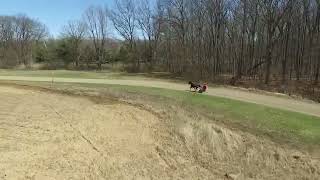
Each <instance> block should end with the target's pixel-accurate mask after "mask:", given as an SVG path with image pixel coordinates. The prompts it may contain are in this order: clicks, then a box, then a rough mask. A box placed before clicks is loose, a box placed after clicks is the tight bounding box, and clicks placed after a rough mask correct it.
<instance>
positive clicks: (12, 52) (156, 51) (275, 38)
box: [0, 0, 320, 100]
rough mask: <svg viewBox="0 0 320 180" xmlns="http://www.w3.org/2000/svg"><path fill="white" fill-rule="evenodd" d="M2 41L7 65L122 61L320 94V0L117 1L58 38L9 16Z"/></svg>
mask: <svg viewBox="0 0 320 180" xmlns="http://www.w3.org/2000/svg"><path fill="white" fill-rule="evenodd" d="M0 39H1V41H0V42H1V44H0V54H1V56H0V62H1V63H0V64H1V67H2V68H3V67H13V66H16V65H20V64H23V65H25V66H26V67H28V66H30V64H31V63H32V62H45V63H47V64H48V63H49V64H57V62H62V63H63V64H64V67H68V66H70V65H72V66H73V67H74V68H76V69H80V67H81V68H82V69H83V68H89V67H91V65H94V67H95V68H96V69H98V70H101V69H103V65H104V64H109V63H112V62H115V61H117V62H119V61H120V62H121V63H122V64H124V66H125V67H126V70H128V71H130V72H131V71H132V72H144V71H148V72H150V71H167V72H170V73H172V74H175V75H177V76H182V77H185V78H188V79H193V80H207V81H212V82H217V83H225V84H232V85H239V86H246V87H252V86H254V87H259V88H263V89H273V88H275V89H276V91H280V92H286V93H291V91H293V92H299V93H300V94H305V95H307V96H312V98H313V99H317V100H318V99H319V98H320V95H319V94H320V92H319V79H320V77H319V76H320V1H319V0H197V1H194V0H155V1H147V0H115V1H114V6H113V7H106V6H101V7H100V6H92V7H89V8H88V9H87V10H86V11H85V12H83V17H79V19H78V20H73V21H70V23H68V24H67V25H66V26H65V28H64V29H63V32H61V36H59V37H55V38H49V36H48V33H47V31H46V28H45V25H43V24H41V23H40V22H38V21H36V20H33V19H31V18H29V17H27V16H14V17H9V16H2V17H1V18H0ZM53 68H56V66H54V67H53Z"/></svg>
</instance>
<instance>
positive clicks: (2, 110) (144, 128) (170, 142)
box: [0, 86, 320, 180]
mask: <svg viewBox="0 0 320 180" xmlns="http://www.w3.org/2000/svg"><path fill="white" fill-rule="evenodd" d="M0 101H1V104H0V179H39V180H40V179H41V180H45V179H232V178H233V179H317V178H318V177H319V176H320V162H319V159H314V158H312V157H310V156H308V154H304V153H302V152H298V151H295V150H288V149H283V148H280V147H277V146H276V145H275V144H274V143H272V142H269V141H267V140H264V139H259V138H257V137H254V136H252V135H250V134H247V133H243V132H236V131H231V130H228V129H226V128H223V127H219V126H217V125H215V124H212V123H209V122H208V121H206V120H203V119H201V118H198V119H197V118H196V119H195V118H192V117H191V118H190V117H189V116H188V115H187V113H186V112H183V110H182V109H175V111H177V112H179V113H176V112H173V114H174V118H170V117H171V115H170V114H169V115H168V116H165V117H166V118H163V117H161V116H158V115H157V114H155V113H154V112H153V111H149V110H145V109H143V108H138V107H136V106H133V105H128V104H123V103H119V102H113V101H110V102H105V103H99V104H97V103H95V102H94V101H91V100H89V99H88V98H85V97H73V96H67V95H61V94H54V93H49V92H43V91H38V90H23V89H19V88H13V87H7V86H0ZM193 119H195V120H193ZM173 120H178V122H176V121H173ZM179 120H180V121H179Z"/></svg>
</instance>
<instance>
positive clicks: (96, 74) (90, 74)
mask: <svg viewBox="0 0 320 180" xmlns="http://www.w3.org/2000/svg"><path fill="white" fill-rule="evenodd" d="M0 76H27V77H52V76H54V77H58V78H85V79H119V78H121V77H122V75H121V74H120V73H112V72H108V71H69V70H29V71H27V70H5V69H1V70H0Z"/></svg>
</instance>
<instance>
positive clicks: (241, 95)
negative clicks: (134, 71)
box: [0, 76, 320, 117]
mask: <svg viewBox="0 0 320 180" xmlns="http://www.w3.org/2000/svg"><path fill="white" fill-rule="evenodd" d="M0 80H14V81H39V82H51V81H52V78H49V77H21V76H0ZM54 82H68V83H92V84H119V85H132V86H145V87H157V88H166V89H173V90H183V91H185V90H187V89H188V86H187V85H186V84H178V83H173V82H166V81H161V80H154V81H153V80H148V79H144V80H118V79H72V78H54ZM207 94H209V95H212V96H219V97H225V98H230V99H235V100H240V101H245V102H251V103H256V104H262V105H266V106H270V107H275V108H280V109H285V110H290V111H296V112H301V113H305V114H310V115H314V116H318V117H320V104H318V103H313V102H307V101H300V100H295V99H290V98H288V97H278V96H272V95H264V94H258V93H254V92H247V91H243V90H237V89H228V88H223V87H219V88H209V91H208V93H207Z"/></svg>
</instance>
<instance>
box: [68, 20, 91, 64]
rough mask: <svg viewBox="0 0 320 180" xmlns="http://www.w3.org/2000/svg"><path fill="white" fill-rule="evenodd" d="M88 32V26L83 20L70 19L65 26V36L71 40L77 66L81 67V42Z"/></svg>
mask: <svg viewBox="0 0 320 180" xmlns="http://www.w3.org/2000/svg"><path fill="white" fill-rule="evenodd" d="M86 32H87V26H86V24H85V23H84V22H83V21H70V22H69V23H68V24H67V25H66V26H65V27H64V32H63V34H62V35H63V36H64V37H65V38H67V39H68V41H70V45H71V46H72V47H71V51H72V52H71V54H72V56H73V59H74V62H75V65H76V67H79V61H80V57H81V54H82V53H83V52H82V50H81V43H82V42H83V40H84V37H85V35H86Z"/></svg>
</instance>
